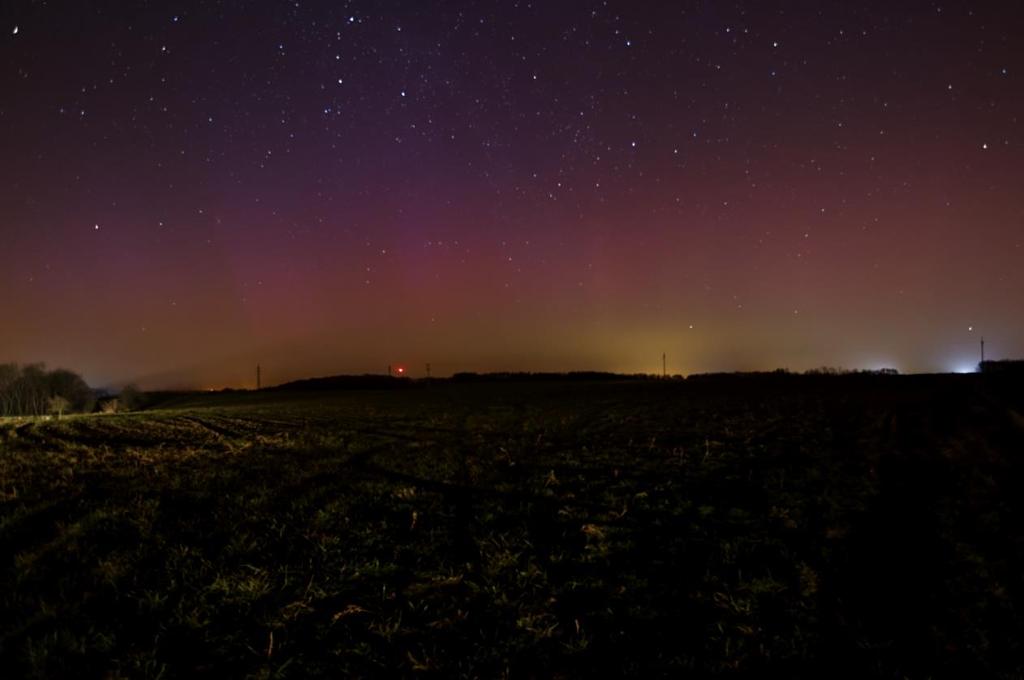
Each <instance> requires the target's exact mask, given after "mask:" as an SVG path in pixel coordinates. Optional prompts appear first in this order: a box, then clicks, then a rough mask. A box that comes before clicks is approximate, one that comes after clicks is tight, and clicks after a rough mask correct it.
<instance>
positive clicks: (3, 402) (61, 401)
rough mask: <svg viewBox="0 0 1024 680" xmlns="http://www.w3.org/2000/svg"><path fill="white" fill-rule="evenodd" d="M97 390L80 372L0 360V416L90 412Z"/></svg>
mask: <svg viewBox="0 0 1024 680" xmlns="http://www.w3.org/2000/svg"><path fill="white" fill-rule="evenodd" d="M95 408H96V393H95V392H94V391H93V390H92V388H91V387H89V385H88V384H86V382H85V380H83V379H82V376H80V375H78V374H77V373H75V372H73V371H69V370H67V369H64V368H58V369H55V370H52V371H48V370H47V369H46V366H45V365H44V364H27V365H24V366H20V365H18V364H0V416H41V415H46V414H48V413H54V414H57V416H62V415H64V414H65V413H91V412H92V411H93V410H94V409H95Z"/></svg>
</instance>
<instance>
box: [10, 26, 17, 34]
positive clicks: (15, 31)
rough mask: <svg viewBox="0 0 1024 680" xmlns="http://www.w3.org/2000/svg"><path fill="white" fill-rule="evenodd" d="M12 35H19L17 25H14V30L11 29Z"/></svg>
mask: <svg viewBox="0 0 1024 680" xmlns="http://www.w3.org/2000/svg"><path fill="white" fill-rule="evenodd" d="M11 35H18V27H17V26H15V27H14V30H13V31H11Z"/></svg>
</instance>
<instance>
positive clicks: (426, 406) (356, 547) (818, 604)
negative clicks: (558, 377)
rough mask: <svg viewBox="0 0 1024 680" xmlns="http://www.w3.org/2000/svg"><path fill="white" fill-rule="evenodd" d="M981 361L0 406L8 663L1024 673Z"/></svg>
mask: <svg viewBox="0 0 1024 680" xmlns="http://www.w3.org/2000/svg"><path fill="white" fill-rule="evenodd" d="M982 377H983V376H963V377H960V376H935V377H927V376H922V377H860V376H855V377H840V378H787V379H764V380H755V379H720V380H708V381H703V382H702V381H692V380H690V381H665V382H662V381H648V382H643V381H636V382H629V381H622V382H598V381H595V382H586V383H584V382H579V383H570V382H564V383H558V382H535V383H526V382H524V383H515V382H500V383H481V384H458V383H444V382H438V383H435V384H431V385H425V386H424V385H421V386H417V387H412V388H408V389H396V390H352V391H335V392H319V393H291V392H261V393H253V394H246V393H241V394H214V395H208V396H204V395H193V396H183V397H178V398H174V399H168V400H165V401H164V402H163V403H161V404H158V405H157V406H158V407H159V408H153V409H151V410H148V411H145V412H141V413H133V414H119V415H105V416H79V417H72V418H66V419H64V420H62V421H59V422H58V421H55V420H52V421H47V422H25V423H16V422H7V423H0V560H2V562H0V569H2V576H0V578H2V584H3V587H2V591H0V668H3V669H4V670H3V674H4V676H5V677H47V678H50V677H76V678H101V677H105V678H118V677H143V678H157V677H162V678H172V677H173V678H176V677H216V678H222V677H246V676H249V677H266V678H271V677H297V678H298V677H309V676H324V675H329V676H332V677H339V676H352V677H368V676H426V677H430V676H435V677H481V678H497V677H593V676H609V675H610V676H631V677H646V676H654V677H661V676H670V675H671V676H679V675H681V674H687V672H689V673H688V674H690V675H695V676H709V675H721V676H728V677H741V676H748V677H763V676H765V675H767V674H768V673H769V672H771V673H773V674H775V675H776V676H781V677H882V678H904V677H906V678H928V677H933V678H939V677H959V678H968V677H969V678H986V677H1001V678H1021V677H1024V642H1022V641H1024V625H1022V623H1024V622H1022V616H1024V462H1022V460H1021V455H1022V454H1024V425H1022V423H1024V419H1022V418H1021V416H1020V414H1021V413H1022V412H1024V409H1022V403H1021V394H1020V390H1019V389H1017V386H1015V385H1012V384H1009V383H1000V384H994V383H991V382H986V381H982V380H981V378H982Z"/></svg>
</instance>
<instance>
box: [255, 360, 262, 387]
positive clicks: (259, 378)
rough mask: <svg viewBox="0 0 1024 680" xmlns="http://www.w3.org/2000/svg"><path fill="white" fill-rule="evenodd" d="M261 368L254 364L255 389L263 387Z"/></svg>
mask: <svg viewBox="0 0 1024 680" xmlns="http://www.w3.org/2000/svg"><path fill="white" fill-rule="evenodd" d="M261 370H262V369H261V367H260V365H259V364H256V389H257V390H259V389H262V388H263V376H262V375H261Z"/></svg>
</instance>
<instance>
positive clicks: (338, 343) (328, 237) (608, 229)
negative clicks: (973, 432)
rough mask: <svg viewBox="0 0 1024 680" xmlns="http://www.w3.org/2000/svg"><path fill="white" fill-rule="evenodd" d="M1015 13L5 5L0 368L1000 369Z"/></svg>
mask: <svg viewBox="0 0 1024 680" xmlns="http://www.w3.org/2000/svg"><path fill="white" fill-rule="evenodd" d="M1022 36H1024V5H1022V4H1021V3H1019V2H992V3H964V2H950V3H939V4H933V3H914V2H908V3H904V2H892V0H887V1H886V2H877V3H874V2H871V3H869V2H820V1H817V0H816V1H813V2H782V3H769V2H750V3H735V2H642V1H640V0H632V1H630V2H611V1H610V2H585V3H584V2H561V1H552V2H546V1H544V2H541V1H538V2H534V3H527V2H511V1H510V2H496V1H494V2H436V3H432V2H427V1H425V0H416V1H407V2H403V1H397V0H395V1H390V2H389V1H375V2H370V1H368V0H366V1H361V2H326V1H324V2H310V1H305V2H187V3H172V2H167V3H165V2H113V1H108V2H83V1H81V0H76V1H73V2H72V1H67V2H53V1H51V2H44V1H40V0H35V1H31V2H30V1H26V0H13V1H12V0H5V1H4V2H3V3H2V6H0V159H2V162H0V207H2V212H0V319H2V322H0V323H2V326H0V361H19V362H28V361H45V362H46V363H47V364H49V365H50V366H66V367H68V368H72V369H76V370H78V371H80V372H81V373H82V374H83V375H84V376H85V377H86V379H87V380H89V381H90V383H92V384H96V385H105V384H118V383H120V382H123V381H129V380H130V381H136V382H138V383H139V384H140V385H141V386H143V387H149V388H152V387H160V386H164V387H166V386H195V387H220V386H247V385H250V384H251V383H252V382H254V372H255V365H256V363H257V362H259V363H261V364H262V365H263V367H264V376H265V382H267V383H275V382H281V381H284V380H288V379H292V378H297V377H303V376H310V375H328V374H336V373H362V372H376V373H380V372H384V371H385V370H386V369H387V366H388V364H393V365H395V366H398V365H404V366H408V370H409V373H410V374H412V375H422V374H423V372H424V370H425V364H426V363H427V362H430V363H431V364H432V369H433V373H434V375H445V374H450V373H452V372H456V371H490V370H578V369H594V370H612V371H623V372H652V373H653V372H658V373H660V371H661V355H662V352H666V353H667V355H668V370H669V371H670V372H673V373H683V374H688V373H694V372H702V371H712V370H750V369H773V368H776V367H788V368H790V369H793V370H803V369H807V368H812V367H816V366H822V365H831V366H845V367H849V368H878V367H882V366H891V367H895V368H898V369H900V370H901V371H946V370H960V369H967V368H970V367H971V366H972V364H974V363H976V362H977V359H978V343H979V340H980V336H981V335H984V336H985V339H986V349H987V355H988V356H989V357H990V358H998V357H1004V356H1005V357H1012V356H1020V355H1024V315H1022V309H1024V304H1022V303H1024V171H1022V160H1024V157H1022V153H1021V152H1022V143H1024V135H1022V121H1021V117H1022V116H1024V80H1022V76H1024V42H1022V40H1024V38H1022Z"/></svg>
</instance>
